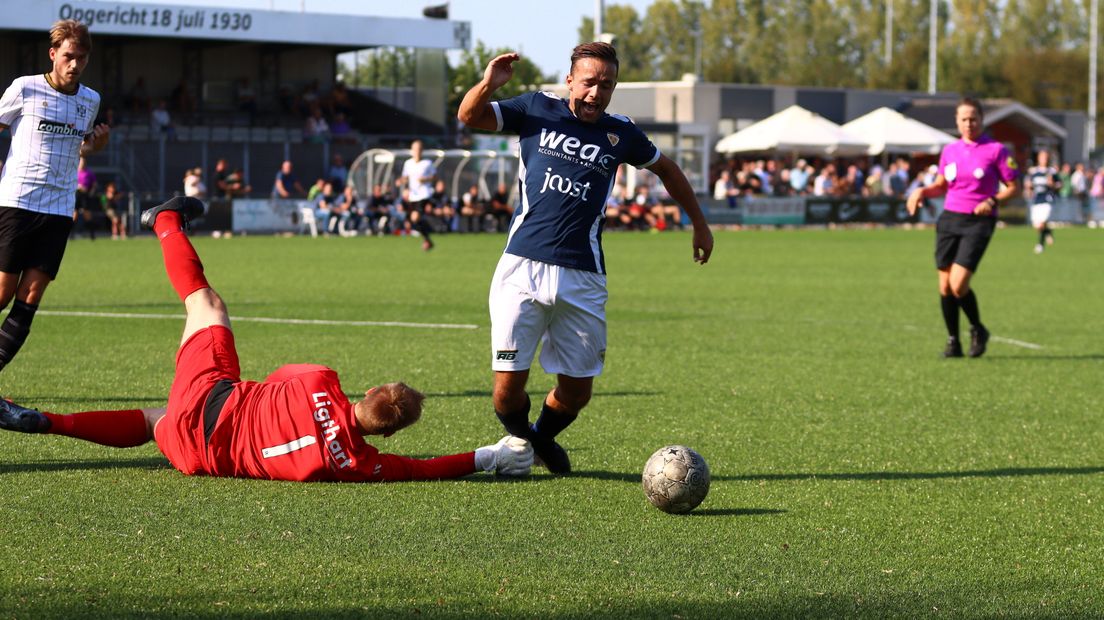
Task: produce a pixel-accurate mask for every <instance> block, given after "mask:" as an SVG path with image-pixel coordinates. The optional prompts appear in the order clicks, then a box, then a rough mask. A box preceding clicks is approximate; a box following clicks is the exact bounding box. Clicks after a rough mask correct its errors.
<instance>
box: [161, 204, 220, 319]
mask: <svg viewBox="0 0 1104 620" xmlns="http://www.w3.org/2000/svg"><path fill="white" fill-rule="evenodd" d="M183 226H184V220H183V219H182V218H181V217H180V214H179V213H177V212H176V211H162V212H161V213H158V214H157V219H156V220H154V222H153V232H155V233H157V238H158V239H160V240H161V254H162V255H164V257H165V271H166V272H167V273H168V274H169V282H171V283H172V286H173V288H174V289H176V294H177V295H179V296H180V301H184V300H185V299H186V298H187V297H188V295H191V294H192V293H194V292H196V291H198V290H199V289H201V288H210V287H211V285H210V284H208V283H207V278H205V277H203V261H201V260H199V255H198V254H196V251H195V248H193V247H192V242H191V241H189V240H188V235H185V234H184V230H183Z"/></svg>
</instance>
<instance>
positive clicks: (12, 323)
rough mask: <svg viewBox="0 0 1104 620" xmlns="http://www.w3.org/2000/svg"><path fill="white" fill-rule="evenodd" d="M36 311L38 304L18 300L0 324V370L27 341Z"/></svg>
mask: <svg viewBox="0 0 1104 620" xmlns="http://www.w3.org/2000/svg"><path fill="white" fill-rule="evenodd" d="M36 310H38V304H29V303H27V302H24V301H19V300H18V299H17V300H15V302H14V303H12V309H11V312H9V313H8V318H6V319H4V322H3V323H2V324H0V368H3V367H4V366H7V365H8V363H9V362H11V361H12V359H14V358H15V354H16V353H18V352H19V348H20V347H22V346H23V343H24V342H26V341H27V335H28V334H30V333H31V321H33V320H34V315H35V311H36Z"/></svg>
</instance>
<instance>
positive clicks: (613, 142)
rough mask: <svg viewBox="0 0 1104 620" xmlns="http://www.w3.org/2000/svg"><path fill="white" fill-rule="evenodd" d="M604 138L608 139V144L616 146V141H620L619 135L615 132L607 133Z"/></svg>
mask: <svg viewBox="0 0 1104 620" xmlns="http://www.w3.org/2000/svg"><path fill="white" fill-rule="evenodd" d="M606 139H607V140H609V141H610V146H617V143H618V142H620V141H621V136H619V135H617V134H615V133H607V134H606Z"/></svg>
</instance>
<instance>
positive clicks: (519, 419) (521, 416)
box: [495, 394, 533, 439]
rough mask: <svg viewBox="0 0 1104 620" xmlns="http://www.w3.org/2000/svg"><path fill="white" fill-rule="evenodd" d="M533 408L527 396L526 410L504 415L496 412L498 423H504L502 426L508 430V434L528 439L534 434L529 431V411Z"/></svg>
mask: <svg viewBox="0 0 1104 620" xmlns="http://www.w3.org/2000/svg"><path fill="white" fill-rule="evenodd" d="M532 406H533V403H532V401H531V400H530V399H529V395H528V394H526V395H525V408H524V409H518V410H517V411H508V412H506V413H502V412H501V411H498V410H495V415H496V416H498V421H499V422H502V426H503V427H505V428H506V432H507V433H510V434H511V435H513V436H514V437H522V438H525V439H528V438H529V436H530V435H531V434H532V432H531V431H530V429H529V409H530V408H531V407H532Z"/></svg>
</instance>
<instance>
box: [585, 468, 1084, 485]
mask: <svg viewBox="0 0 1104 620" xmlns="http://www.w3.org/2000/svg"><path fill="white" fill-rule="evenodd" d="M1093 474H1104V467H1003V468H1000V469H972V470H971V469H968V470H963V471H870V472H830V473H816V472H794V473H791V474H744V475H739V476H719V475H717V474H712V475H711V476H710V479H711V480H712V481H713V482H718V481H721V482H763V481H767V482H770V481H786V480H874V481H879V480H940V479H948V478H1018V477H1024V476H1085V475H1093ZM571 475H572V476H578V477H580V478H595V479H598V480H617V481H621V482H632V483H635V484H640V474H639V473H621V472H612V471H576V472H573V473H572V474H571Z"/></svg>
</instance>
